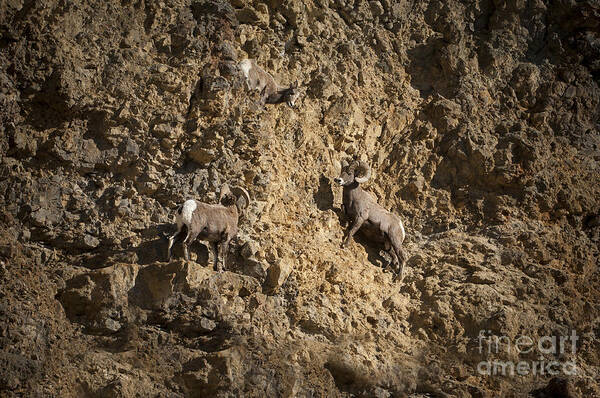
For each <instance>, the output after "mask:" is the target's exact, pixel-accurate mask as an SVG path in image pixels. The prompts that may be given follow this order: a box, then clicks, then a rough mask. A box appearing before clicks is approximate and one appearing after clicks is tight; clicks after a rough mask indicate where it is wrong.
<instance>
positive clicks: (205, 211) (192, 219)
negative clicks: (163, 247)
mask: <svg viewBox="0 0 600 398" xmlns="http://www.w3.org/2000/svg"><path fill="white" fill-rule="evenodd" d="M242 201H243V203H242V204H240V202H242ZM219 203H220V204H217V205H211V204H207V203H202V202H199V201H197V200H194V199H189V200H186V201H185V202H184V203H183V204H182V205H181V206H179V207H178V208H177V215H176V216H175V219H176V221H177V232H175V234H174V235H172V236H170V237H169V247H168V253H167V255H168V260H169V261H171V248H172V247H173V243H174V242H175V241H176V240H177V241H179V240H181V239H182V238H183V254H184V256H185V259H186V260H189V259H190V255H189V253H188V248H189V246H190V244H191V243H192V242H193V241H194V240H196V238H199V239H200V240H205V241H208V242H210V243H211V245H212V248H213V252H214V269H215V271H219V272H221V271H222V270H223V268H224V267H225V260H226V257H227V250H228V248H229V242H230V241H231V239H233V238H234V237H235V236H236V235H237V232H238V216H239V212H241V210H243V209H245V208H246V207H248V205H249V204H250V195H248V192H247V191H246V190H245V189H244V188H241V187H232V188H229V186H228V185H227V184H225V185H223V187H221V193H220V196H219ZM184 231H185V235H184ZM184 236H185V238H184ZM219 244H221V253H222V256H223V261H222V264H221V266H220V267H219V265H218V264H219Z"/></svg>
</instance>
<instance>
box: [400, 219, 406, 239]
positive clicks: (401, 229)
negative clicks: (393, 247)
mask: <svg viewBox="0 0 600 398" xmlns="http://www.w3.org/2000/svg"><path fill="white" fill-rule="evenodd" d="M400 231H402V240H401V242H404V238H406V232H405V231H404V224H403V223H402V220H400Z"/></svg>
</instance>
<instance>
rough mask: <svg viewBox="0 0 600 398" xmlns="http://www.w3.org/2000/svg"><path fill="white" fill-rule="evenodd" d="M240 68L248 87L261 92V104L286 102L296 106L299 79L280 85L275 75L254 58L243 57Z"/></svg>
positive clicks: (298, 94) (298, 93) (290, 105)
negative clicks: (284, 85) (285, 85)
mask: <svg viewBox="0 0 600 398" xmlns="http://www.w3.org/2000/svg"><path fill="white" fill-rule="evenodd" d="M239 68H240V70H241V71H242V73H243V75H244V77H245V78H246V83H247V84H248V89H250V90H258V92H259V93H260V103H261V105H264V104H281V103H283V102H285V103H286V104H288V106H289V107H291V108H293V107H294V105H295V103H296V100H297V99H298V97H299V96H300V89H299V87H298V81H297V80H296V81H295V82H294V83H292V84H291V85H290V86H289V87H283V86H280V85H279V84H277V82H276V81H275V79H274V78H273V76H271V74H270V73H269V72H267V71H265V70H264V69H263V68H261V67H260V66H258V64H257V63H256V61H254V60H253V59H243V60H242V61H241V62H240V63H239Z"/></svg>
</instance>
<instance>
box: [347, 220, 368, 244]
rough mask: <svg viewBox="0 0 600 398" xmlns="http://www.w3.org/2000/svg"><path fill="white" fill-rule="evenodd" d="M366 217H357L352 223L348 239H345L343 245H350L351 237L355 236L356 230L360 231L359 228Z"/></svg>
mask: <svg viewBox="0 0 600 398" xmlns="http://www.w3.org/2000/svg"><path fill="white" fill-rule="evenodd" d="M366 219H367V218H366V217H361V216H358V217H356V219H355V220H354V223H353V224H352V227H351V228H350V229H349V230H348V233H347V234H346V239H344V242H343V243H342V246H343V247H348V244H349V243H350V239H352V237H353V236H354V234H355V233H356V231H358V229H359V228H360V227H361V226H362V225H363V223H364V222H365V220H366Z"/></svg>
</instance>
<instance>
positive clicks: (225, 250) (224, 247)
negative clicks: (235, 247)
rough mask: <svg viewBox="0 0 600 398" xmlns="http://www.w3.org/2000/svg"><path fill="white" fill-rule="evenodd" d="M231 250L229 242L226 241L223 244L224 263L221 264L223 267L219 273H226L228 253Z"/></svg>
mask: <svg viewBox="0 0 600 398" xmlns="http://www.w3.org/2000/svg"><path fill="white" fill-rule="evenodd" d="M228 250H229V241H228V240H224V241H223V242H222V243H221V252H222V253H221V255H222V256H223V262H222V263H221V267H219V272H222V271H224V270H225V269H226V268H227V261H226V260H227V251H228Z"/></svg>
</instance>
